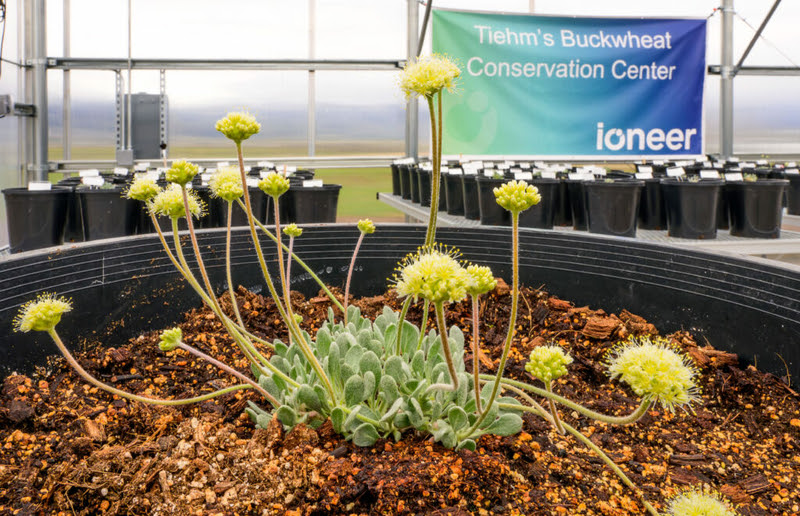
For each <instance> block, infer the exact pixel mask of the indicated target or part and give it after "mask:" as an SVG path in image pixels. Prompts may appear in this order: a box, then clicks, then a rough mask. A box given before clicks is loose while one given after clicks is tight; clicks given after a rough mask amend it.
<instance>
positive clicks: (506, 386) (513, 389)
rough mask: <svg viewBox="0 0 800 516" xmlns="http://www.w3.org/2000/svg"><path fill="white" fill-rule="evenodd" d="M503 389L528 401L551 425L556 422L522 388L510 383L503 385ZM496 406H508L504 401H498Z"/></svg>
mask: <svg viewBox="0 0 800 516" xmlns="http://www.w3.org/2000/svg"><path fill="white" fill-rule="evenodd" d="M503 389H508V390H509V391H511V392H513V393H515V394H517V395H518V396H519V397H520V398H522V399H523V400H525V401H526V402H528V403H529V404H530V406H531V407H533V408H535V409H536V410H538V411H539V415H540V416H542V418H543V419H545V420H546V421H547V422H548V423H550V424H551V425H553V426H555V424H556V422H555V421H553V416H552V415H550V414H549V413H548V412H547V410H545V408H544V407H543V406H541V405H539V403H537V402H536V400H535V399H533V398H531V397H530V396H528V395H527V393H525V391H523V390H522V389H517V388H516V387H513V386H511V385H503ZM497 406H498V407H500V408H508V406H509V405H508V404H506V403H498V404H497Z"/></svg>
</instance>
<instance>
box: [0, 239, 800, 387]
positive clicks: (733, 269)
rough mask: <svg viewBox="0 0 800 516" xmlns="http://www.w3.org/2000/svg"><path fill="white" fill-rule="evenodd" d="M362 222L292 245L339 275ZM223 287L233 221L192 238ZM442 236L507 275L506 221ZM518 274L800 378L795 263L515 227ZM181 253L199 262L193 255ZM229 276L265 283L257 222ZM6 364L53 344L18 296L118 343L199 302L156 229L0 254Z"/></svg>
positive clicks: (373, 255) (335, 280)
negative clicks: (66, 300) (29, 324)
mask: <svg viewBox="0 0 800 516" xmlns="http://www.w3.org/2000/svg"><path fill="white" fill-rule="evenodd" d="M425 230H426V228H425V226H421V225H413V226H412V225H381V228H380V231H379V232H377V233H375V234H374V235H371V236H370V237H369V238H367V239H365V240H364V242H363V245H362V247H361V251H360V252H359V264H360V265H359V267H363V270H361V271H359V272H358V273H357V274H356V277H355V280H354V282H353V286H352V291H353V293H354V295H377V294H380V293H382V292H384V291H385V290H386V288H387V284H386V278H387V277H389V276H391V272H392V270H393V269H394V267H395V266H396V264H397V261H398V260H399V259H400V257H402V256H404V255H405V254H406V253H408V252H412V251H414V250H415V249H416V248H417V246H419V245H420V244H421V243H422V242H423V240H424V238H425ZM358 235H359V233H358V230H356V229H355V228H354V227H353V225H352V224H348V225H327V226H312V227H307V228H306V231H305V232H304V233H303V237H302V238H300V239H298V240H297V241H296V242H295V250H296V251H297V253H298V254H299V256H301V257H302V258H303V259H305V260H306V261H307V263H308V264H309V266H310V267H311V268H312V269H313V270H315V271H319V272H320V275H321V277H322V279H323V280H324V281H326V282H327V283H328V284H330V285H333V286H342V285H343V284H344V280H345V275H346V274H347V268H348V265H349V262H350V259H351V257H352V253H353V247H354V246H355V243H356V240H357V239H358ZM198 239H199V244H200V248H201V250H202V252H203V258H204V261H205V263H206V266H207V268H208V271H209V275H210V277H211V282H212V285H213V286H214V288H215V289H216V290H217V292H222V291H223V289H224V288H225V285H226V280H225V269H224V266H223V265H224V254H225V253H224V251H223V250H224V243H225V231H224V230H223V229H216V230H204V231H200V233H199V235H198ZM437 239H438V240H440V241H441V242H443V243H445V244H448V245H453V246H456V247H458V248H459V249H460V250H461V251H462V253H463V254H464V258H465V259H467V260H470V261H473V262H475V263H479V264H483V265H488V266H490V267H491V268H492V271H493V272H494V274H495V275H496V276H498V277H502V278H504V279H505V281H506V282H508V283H510V282H511V231H510V228H488V227H479V228H439V229H438V231H437ZM261 244H262V248H263V250H264V253H265V256H266V258H267V260H268V262H269V266H270V270H271V271H273V272H274V271H275V270H276V268H277V264H276V262H275V260H276V250H275V247H274V245H273V244H272V242H271V241H268V240H267V239H262V240H261ZM520 251H521V252H520V280H521V282H522V284H523V285H528V286H539V285H544V288H545V289H547V290H548V291H549V292H550V293H552V294H554V295H557V296H559V297H561V298H563V299H569V300H571V301H574V302H575V303H576V305H577V306H583V305H589V306H591V307H592V308H603V309H605V310H607V311H609V312H619V311H620V310H622V309H628V310H630V311H632V312H634V313H636V314H639V315H641V316H643V317H645V318H646V319H647V320H648V321H650V322H652V323H653V324H655V325H656V326H657V327H658V328H659V330H660V331H661V333H662V334H669V333H670V332H673V331H676V330H680V329H684V328H691V331H692V332H693V333H695V335H696V336H697V338H698V341H702V342H705V340H706V339H708V342H709V343H711V344H712V345H714V346H716V347H717V348H719V349H722V350H726V351H732V352H735V353H738V354H739V355H740V357H741V358H742V359H743V362H744V363H754V362H757V364H758V367H759V368H760V369H763V370H765V371H769V372H772V373H774V374H776V375H778V376H785V375H786V373H787V371H788V372H789V374H790V375H791V377H792V383H793V384H796V383H798V382H800V347H798V346H797V345H796V343H797V335H799V334H800V267H797V266H792V265H788V264H779V263H778V262H775V263H774V264H765V262H764V261H763V260H761V261H756V260H751V259H747V258H737V257H732V256H730V255H725V254H713V253H709V252H702V251H695V250H691V249H686V248H678V247H671V246H669V245H665V244H653V243H644V242H638V241H632V240H625V241H620V240H618V239H614V238H609V237H604V236H596V235H587V234H585V233H571V234H567V233H558V232H549V231H537V230H525V229H523V230H521V231H520ZM186 255H187V260H189V262H190V265H191V266H192V267H195V261H194V259H193V257H192V253H191V252H189V251H187V252H186ZM232 263H233V281H234V283H236V284H237V285H244V286H246V287H248V288H250V289H251V290H253V291H256V292H265V291H266V288H265V287H264V279H263V278H262V277H261V272H260V268H259V266H258V264H257V262H256V260H255V259H254V250H253V247H252V242H251V240H250V236H249V231H248V230H247V229H245V228H240V229H238V230H235V231H234V236H233V244H232ZM292 272H293V277H292V288H293V289H296V290H298V291H300V292H302V293H304V294H305V295H306V296H313V295H316V294H317V292H318V291H319V287H318V286H317V284H316V283H315V282H314V281H313V280H311V279H310V278H309V277H308V275H307V274H306V273H305V271H304V270H303V269H301V268H300V267H296V268H295V267H292ZM0 278H3V281H2V282H0V328H2V330H1V331H2V334H3V335H4V338H3V339H0V374H2V375H5V374H8V373H10V372H12V371H19V372H21V373H31V372H32V371H33V368H34V366H35V365H37V364H39V365H42V364H44V363H45V361H46V359H47V356H48V355H51V354H55V353H57V351H56V348H55V346H54V345H53V344H52V342H51V341H50V339H49V337H48V336H47V335H46V334H43V333H37V332H32V333H26V334H21V333H12V332H11V331H10V329H11V325H12V320H13V318H14V316H15V315H16V313H17V311H18V308H19V305H21V304H22V303H24V302H26V301H28V300H30V299H33V298H35V297H36V295H37V294H38V293H40V292H56V293H58V294H59V295H64V296H67V297H70V298H71V299H72V301H73V304H74V310H73V311H72V312H71V313H68V314H65V315H64V317H63V319H62V321H61V323H60V324H59V326H58V330H59V333H60V334H61V336H62V337H63V338H64V340H65V342H66V344H67V346H69V347H72V348H73V349H74V348H75V346H78V345H79V343H80V342H82V340H81V339H82V338H89V339H91V340H92V341H99V342H102V343H104V344H105V345H109V346H119V345H121V343H123V342H125V341H126V340H127V339H129V338H133V337H136V336H138V335H139V334H140V333H141V332H143V331H150V330H160V329H163V328H166V327H169V326H173V325H175V324H176V323H177V322H179V321H180V320H181V314H182V313H183V312H185V311H186V310H189V309H192V308H195V307H198V306H200V304H201V303H200V300H199V299H198V298H197V296H196V295H195V294H194V292H193V291H192V289H191V288H190V287H188V286H187V284H186V282H185V281H184V280H183V279H182V278H180V276H179V275H178V274H177V273H176V272H175V270H174V268H173V266H172V264H171V262H170V260H169V258H168V257H167V255H166V254H165V252H164V251H163V249H161V245H160V243H159V242H158V238H157V237H156V236H155V235H141V236H136V237H127V238H120V239H111V240H103V241H96V242H86V243H79V244H73V245H70V246H64V247H61V248H58V249H57V250H52V249H50V250H41V251H34V252H29V253H22V254H18V255H12V256H9V257H6V258H5V259H2V260H0Z"/></svg>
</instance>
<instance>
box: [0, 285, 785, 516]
mask: <svg viewBox="0 0 800 516" xmlns="http://www.w3.org/2000/svg"><path fill="white" fill-rule="evenodd" d="M239 293H240V296H241V297H240V299H239V306H240V308H241V311H242V314H243V316H244V318H245V321H246V324H247V325H248V327H249V328H250V330H251V331H253V332H254V333H255V334H257V335H260V336H263V337H264V338H266V339H267V340H270V341H271V340H272V339H273V338H285V330H284V329H283V327H282V324H281V323H280V321H279V320H277V317H276V315H275V312H274V310H273V309H272V308H273V307H274V305H273V303H272V301H271V300H266V299H264V298H263V297H261V296H257V295H254V294H251V293H249V292H246V291H244V290H240V291H239ZM484 298H485V299H484V301H483V303H482V314H481V324H482V333H483V337H484V341H485V342H484V344H483V349H484V350H485V352H486V355H487V357H486V358H485V361H486V362H487V363H488V362H492V363H493V364H495V365H496V364H497V362H498V360H499V356H500V353H501V347H502V342H503V338H504V336H505V332H506V328H507V320H508V311H509V306H510V295H509V289H508V287H507V285H505V284H503V283H501V284H500V286H499V287H498V288H497V289H496V290H495V291H494V292H493V293H491V294H490V295H487V296H484ZM222 299H223V302H224V303H228V302H229V299H228V298H226V297H223V298H222ZM295 302H296V306H295V311H296V312H298V313H301V314H303V316H304V320H305V322H304V325H305V327H306V329H308V330H309V331H311V332H314V331H315V330H316V328H317V327H318V326H319V324H320V321H321V320H322V319H323V318H324V317H326V313H327V309H328V306H329V302H328V300H327V299H326V298H323V297H319V298H313V299H310V300H305V299H303V298H302V296H300V295H296V297H295ZM387 303H388V304H389V305H391V306H393V307H395V308H398V304H399V303H398V302H397V300H396V299H395V298H394V297H393V294H392V293H388V294H386V295H384V296H378V297H373V298H364V299H360V300H358V301H356V304H357V305H359V306H360V307H361V309H362V311H363V312H365V313H366V314H374V313H375V312H376V311H379V310H380V309H381V308H382V306H383V305H384V304H387ZM228 308H230V306H229V305H228ZM449 308H450V309H449V311H448V315H447V318H448V321H449V322H451V323H457V324H459V325H460V326H461V328H462V329H464V330H465V332H469V325H470V323H469V320H470V313H469V307H468V305H467V303H463V304H458V305H452V306H450V307H449ZM409 319H410V320H411V321H412V322H415V323H417V324H419V322H420V321H421V313H420V308H419V307H417V308H415V309H412V310H411V312H410V316H409ZM518 320H519V323H518V324H519V327H518V332H517V337H516V338H515V341H514V345H513V349H512V352H511V355H510V359H509V363H508V367H507V374H508V375H510V376H512V377H514V378H517V379H522V380H526V381H531V379H530V378H529V377H527V374H526V373H525V371H524V364H525V358H526V357H527V355H528V354H529V352H530V350H531V349H532V348H533V347H535V346H538V345H541V344H544V343H548V342H551V341H555V342H557V343H559V344H561V345H562V346H564V347H565V348H566V349H567V350H569V352H570V353H571V354H572V356H573V357H574V359H575V361H574V363H573V364H572V365H571V366H570V374H569V375H567V376H566V377H563V378H562V379H560V380H559V381H558V382H557V385H556V386H555V390H556V391H557V392H558V393H560V394H562V395H564V396H567V397H569V398H572V399H574V400H577V401H579V402H581V403H582V404H584V405H586V406H588V407H590V408H592V409H594V410H598V411H603V412H607V413H611V414H624V413H627V412H629V411H631V410H632V409H633V408H634V407H635V406H636V405H637V403H638V400H637V399H635V396H634V395H633V394H632V393H631V392H630V391H629V390H627V389H625V388H624V387H622V386H620V385H619V384H617V383H616V382H609V381H608V379H607V377H606V375H605V373H604V369H603V368H602V366H601V365H600V362H601V360H602V358H603V356H604V354H605V352H606V351H607V350H608V349H609V348H610V347H611V346H612V345H613V344H614V343H615V342H617V341H618V340H620V339H623V338H625V337H627V336H628V335H630V334H634V335H638V334H650V333H657V330H656V328H655V327H653V326H652V325H651V324H649V323H648V322H647V321H645V320H644V319H643V318H641V317H639V316H637V315H634V314H631V313H629V312H626V311H623V312H622V313H619V314H607V313H606V312H604V311H603V310H597V309H590V308H588V307H575V306H573V304H572V303H570V302H568V301H564V300H561V299H557V298H555V297H551V296H548V294H547V293H546V292H543V291H539V290H529V289H528V290H525V291H524V292H523V295H522V301H521V302H520V314H519V318H518ZM429 322H430V323H432V318H431V319H429ZM181 327H182V329H183V333H184V337H185V338H184V340H185V342H186V343H188V344H190V345H193V346H195V347H197V348H199V349H201V350H202V351H204V352H206V353H208V354H210V355H212V356H213V357H215V358H218V359H221V360H223V361H225V362H227V363H229V364H232V365H234V366H235V367H237V368H238V369H240V370H242V371H244V372H247V371H248V368H247V364H246V362H245V359H244V358H243V356H242V355H241V353H239V352H238V350H237V349H235V348H234V347H233V346H232V345H231V341H230V339H229V338H228V337H227V336H226V335H225V334H224V333H222V332H221V328H220V324H219V323H218V322H217V321H216V319H215V318H214V316H213V315H212V314H211V313H210V312H209V311H207V310H205V309H198V310H194V311H192V312H190V313H188V314H186V317H185V321H184V322H183V323H182V324H181ZM670 337H671V338H672V339H673V340H674V341H675V342H676V343H677V344H678V345H679V346H680V347H682V348H683V349H684V350H685V351H686V352H688V353H689V354H690V355H691V356H692V357H693V358H694V360H695V361H696V363H697V365H698V366H699V367H700V369H701V372H702V380H701V385H702V386H703V395H702V402H701V403H700V404H698V405H697V406H696V408H695V411H694V412H695V413H694V414H692V413H686V412H677V413H675V414H670V413H668V412H665V411H664V410H663V409H656V410H651V412H650V413H649V414H648V415H647V416H645V418H644V419H643V420H641V421H639V422H638V423H637V424H635V425H632V426H629V427H610V426H608V425H605V424H602V423H596V422H593V421H591V420H588V419H586V418H584V417H583V416H579V415H578V414H577V413H575V412H571V411H562V412H561V415H562V417H563V418H564V419H565V420H566V421H567V422H569V423H570V424H572V425H573V426H576V427H577V428H579V429H580V430H581V431H582V432H583V433H584V434H585V435H587V436H589V437H590V438H591V439H592V441H593V442H594V443H595V444H597V445H598V446H600V447H601V448H603V449H604V450H606V451H607V452H608V453H609V455H610V456H611V458H612V459H613V460H614V461H615V463H617V464H618V465H619V466H620V467H621V468H622V469H623V470H624V471H625V472H626V473H627V474H628V475H629V476H630V477H631V478H632V479H633V480H634V482H635V483H636V484H637V485H639V486H640V487H641V489H642V491H643V492H644V494H645V496H646V497H647V498H648V500H650V502H651V503H653V504H654V505H655V506H656V507H657V508H659V509H663V507H664V499H665V498H666V497H668V496H669V495H671V494H673V493H674V492H675V491H676V490H678V489H681V488H685V487H687V486H700V485H708V486H711V487H713V488H715V489H717V490H718V491H720V492H722V493H723V494H725V495H726V496H727V497H729V498H730V499H731V500H732V501H733V502H735V503H736V504H739V505H738V510H739V511H740V512H741V514H744V515H766V514H784V515H787V514H797V513H798V512H800V491H799V489H798V485H800V454H798V452H797V449H798V446H800V397H798V395H797V393H795V392H794V391H793V390H792V389H791V388H789V387H788V386H786V385H785V384H784V383H782V382H781V381H780V380H778V379H777V378H776V377H774V376H772V375H768V374H764V373H761V372H759V371H757V370H755V369H753V368H751V367H750V368H746V369H741V368H740V367H739V366H738V360H737V358H736V357H735V356H734V355H730V354H728V353H725V352H721V351H717V350H714V349H711V348H709V347H703V346H700V345H698V343H696V342H695V341H694V340H693V338H692V336H691V335H689V334H688V333H683V332H681V333H677V334H673V335H671V336H670ZM89 344H91V343H89ZM74 347H78V346H74ZM87 349H89V351H88V352H84V353H78V354H77V355H78V359H79V361H80V362H81V364H83V366H84V367H85V368H86V369H87V370H89V371H91V372H92V373H93V374H94V375H96V376H97V377H98V378H100V379H102V380H103V381H106V382H108V383H111V384H113V385H115V386H117V387H119V388H123V389H126V390H129V391H131V392H135V393H140V394H145V395H153V396H161V397H174V398H185V397H190V396H194V395H198V394H201V393H205V392H210V391H213V390H216V389H218V388H220V387H222V386H225V385H230V384H232V383H234V382H233V380H232V379H231V378H229V377H228V376H227V375H225V374H224V373H221V372H220V371H219V370H217V369H216V368H214V367H212V366H210V365H208V364H205V363H203V362H198V361H196V360H195V359H194V358H193V357H192V356H191V355H188V354H187V353H185V352H183V351H180V350H178V351H176V352H172V353H168V354H165V353H162V352H161V351H159V349H158V346H157V333H156V332H153V333H149V334H146V335H142V336H139V337H138V338H136V339H132V340H131V341H130V342H126V343H118V344H116V345H115V346H114V347H111V348H109V347H103V346H91V345H90V346H88V347H87ZM468 363H470V364H471V357H468ZM468 367H469V366H468ZM484 370H487V371H488V369H487V368H486V366H484ZM0 395H1V396H0V443H2V448H0V514H26V515H27V514H59V513H60V514H548V515H549V514H554V515H560V514H568V515H573V514H603V515H627V514H641V513H643V508H642V506H641V504H640V503H639V501H638V498H637V496H636V494H635V493H634V492H632V491H631V490H630V489H628V488H626V487H624V486H623V485H622V484H621V483H620V481H619V480H618V479H617V477H616V476H614V474H613V473H612V472H611V471H610V470H609V469H608V468H607V467H606V466H605V465H604V464H603V463H602V462H601V460H600V459H599V458H598V457H596V456H595V455H594V454H593V453H592V452H590V451H589V450H588V449H587V448H585V447H584V446H583V445H581V443H580V442H578V441H576V440H575V439H574V438H572V437H569V436H561V435H559V434H557V433H555V432H554V431H553V430H552V429H551V428H550V427H549V426H548V424H547V423H546V422H545V421H544V420H542V419H540V418H537V417H534V416H531V415H527V416H526V417H525V427H524V431H523V432H522V433H521V434H519V435H517V436H513V437H507V438H498V437H492V436H485V437H483V438H482V439H481V440H480V441H479V443H478V449H477V450H476V451H475V452H470V451H459V452H454V451H451V450H448V449H445V448H443V447H442V446H440V445H438V444H435V443H431V442H429V441H428V440H426V439H425V438H424V437H423V436H419V435H413V434H406V435H405V436H404V438H403V440H402V441H400V442H394V441H379V442H378V444H377V445H375V446H374V447H372V448H358V447H356V446H354V445H352V444H350V443H348V442H345V441H344V440H343V439H341V438H340V437H339V436H338V435H336V434H335V433H333V431H332V430H331V428H330V425H329V423H326V424H325V425H323V426H322V427H321V428H319V429H317V430H311V429H309V428H306V427H298V428H296V429H295V430H294V431H292V432H290V433H288V434H285V433H284V432H283V430H282V429H281V428H280V425H278V424H276V423H275V422H274V421H273V426H271V427H270V428H269V429H267V430H256V429H255V428H254V426H253V424H252V422H251V421H250V419H249V418H248V417H247V416H246V415H244V414H243V409H244V407H245V405H246V401H247V400H249V399H252V400H254V401H256V402H260V401H261V400H259V399H258V397H257V395H255V394H253V393H252V392H250V391H238V392H237V393H235V394H230V395H226V396H223V397H221V398H217V399H216V400H215V401H210V402H205V403H201V404H198V405H193V406H188V407H182V408H163V407H154V406H148V405H143V404H140V403H135V402H128V401H126V400H122V399H119V398H116V397H115V396H112V395H109V394H107V393H105V392H104V391H100V390H98V389H96V388H94V387H92V386H90V385H88V384H86V383H85V382H83V381H82V380H81V379H80V378H79V377H78V376H77V375H76V374H75V373H73V372H72V371H71V370H69V369H67V368H66V366H65V364H64V361H63V360H60V359H59V360H54V361H53V363H52V365H51V366H50V367H48V368H47V370H45V371H42V372H41V374H40V375H37V376H36V377H34V378H29V377H24V376H10V377H8V378H6V379H5V381H4V383H3V384H2V392H1V393H0Z"/></svg>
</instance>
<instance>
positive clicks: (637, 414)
mask: <svg viewBox="0 0 800 516" xmlns="http://www.w3.org/2000/svg"><path fill="white" fill-rule="evenodd" d="M493 378H494V377H492V376H488V375H483V374H482V375H481V380H486V379H493ZM502 382H503V384H504V385H513V386H515V387H519V388H520V389H525V390H526V391H529V392H532V393H534V394H537V395H539V396H542V397H543V398H546V399H552V400H554V401H556V402H557V403H560V404H561V405H564V406H565V407H567V408H569V409H572V410H574V411H576V412H578V413H580V414H583V415H584V416H586V417H589V418H591V419H595V420H597V421H601V422H603V423H608V424H610V425H630V424H632V423H635V422H636V421H638V420H640V419H641V418H642V417H643V416H644V415H645V414H646V413H647V411H648V410H649V409H650V407H651V405H652V403H651V402H650V401H649V400H646V399H643V400H642V401H641V402H640V403H639V406H638V407H636V410H634V411H633V412H631V413H630V414H628V415H627V416H608V415H606V414H601V413H599V412H595V411H593V410H590V409H588V408H586V407H584V406H583V405H579V404H578V403H575V402H574V401H572V400H569V399H567V398H564V397H563V396H559V395H558V394H556V393H554V392H547V391H546V390H544V389H540V388H539V387H535V386H533V385H530V384H527V383H524V382H519V381H517V380H512V379H510V378H503V380H502Z"/></svg>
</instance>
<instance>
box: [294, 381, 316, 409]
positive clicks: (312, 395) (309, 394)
mask: <svg viewBox="0 0 800 516" xmlns="http://www.w3.org/2000/svg"><path fill="white" fill-rule="evenodd" d="M296 398H297V401H299V402H300V403H302V404H303V405H305V406H306V407H308V408H309V409H311V410H314V411H316V412H321V411H322V402H321V401H320V399H319V396H317V393H316V392H315V391H314V389H313V388H312V387H311V386H309V385H308V384H305V383H304V384H303V385H301V386H300V387H298V389H297V394H296Z"/></svg>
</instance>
